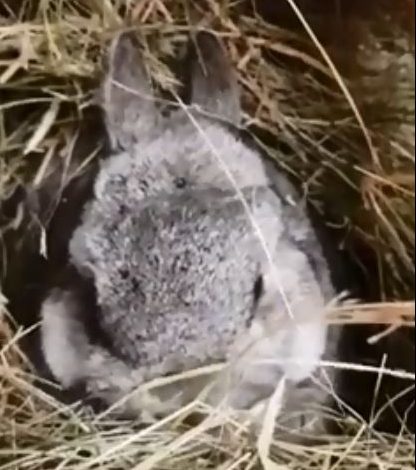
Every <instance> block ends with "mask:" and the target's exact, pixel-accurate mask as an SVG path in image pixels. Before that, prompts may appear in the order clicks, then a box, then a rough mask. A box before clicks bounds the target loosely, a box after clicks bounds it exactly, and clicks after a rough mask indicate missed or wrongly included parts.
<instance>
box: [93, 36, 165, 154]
mask: <svg viewBox="0 0 416 470" xmlns="http://www.w3.org/2000/svg"><path fill="white" fill-rule="evenodd" d="M99 100H100V104H101V107H102V108H103V109H104V112H105V120H106V127H107V131H108V134H109V137H110V140H111V145H112V147H117V146H121V147H124V148H125V147H128V146H129V145H131V144H132V143H134V142H136V141H138V140H139V139H140V137H141V136H143V135H144V134H146V133H147V132H148V131H149V129H152V128H153V127H154V125H155V121H156V114H157V113H156V108H155V106H154V96H153V92H152V87H151V81H150V77H149V74H148V72H147V69H146V66H145V61H144V58H143V54H142V51H141V49H140V45H139V43H138V41H137V39H136V37H135V35H134V34H133V33H125V32H124V33H121V34H119V35H118V36H116V37H115V38H114V39H113V41H112V42H111V45H110V47H109V50H108V52H107V66H106V73H105V76H104V79H103V81H102V84H101V88H100V92H99Z"/></svg>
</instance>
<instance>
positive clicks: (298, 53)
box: [0, 0, 415, 469]
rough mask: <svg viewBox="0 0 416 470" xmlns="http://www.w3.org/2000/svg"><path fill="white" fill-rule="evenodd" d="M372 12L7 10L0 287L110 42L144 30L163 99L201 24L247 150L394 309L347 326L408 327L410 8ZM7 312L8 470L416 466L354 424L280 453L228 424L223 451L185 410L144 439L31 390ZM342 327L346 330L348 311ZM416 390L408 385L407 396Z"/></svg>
mask: <svg viewBox="0 0 416 470" xmlns="http://www.w3.org/2000/svg"><path fill="white" fill-rule="evenodd" d="M318 3H319V5H320V6H318ZM364 3H366V5H365V6H363V2H359V1H349V2H348V1H346V2H342V1H339V2H336V1H332V0H325V1H319V2H316V1H315V2H313V1H311V0H304V1H302V2H301V1H299V2H297V3H295V2H294V1H293V0H280V1H278V0H258V1H255V0H253V1H231V0H221V1H220V0H201V1H200V2H193V1H186V0H183V1H180V0H133V1H129V0H103V1H98V0H97V1H86V0H63V1H50V0H47V1H31V0H15V1H11V0H8V1H6V0H3V1H0V208H1V210H2V211H1V213H0V229H1V235H2V240H6V242H7V243H6V247H4V246H3V244H2V248H1V250H0V270H1V271H0V287H1V285H5V286H7V285H9V286H10V284H11V283H12V284H13V283H15V282H16V281H15V279H16V278H15V277H12V276H11V275H10V273H14V272H15V271H16V270H17V272H18V271H19V269H21V268H22V266H17V267H16V261H15V260H16V259H17V256H15V254H16V253H17V251H18V250H19V249H20V247H21V245H20V243H21V237H20V235H19V234H21V233H23V232H24V228H25V225H24V224H25V223H26V219H25V217H24V216H23V215H22V211H21V208H20V206H19V205H18V204H17V205H15V204H11V203H10V201H12V200H13V197H14V196H15V194H16V191H17V190H18V188H19V186H22V185H23V186H25V185H27V184H33V183H35V184H42V178H43V177H44V175H45V174H47V172H48V168H49V166H51V165H53V160H54V159H56V158H65V152H67V151H68V148H69V147H70V144H71V142H72V137H73V135H74V133H75V131H76V126H77V123H78V122H79V120H80V117H82V116H84V114H85V113H86V112H87V110H88V108H89V105H90V103H91V90H92V88H93V87H94V85H95V83H96V82H97V79H98V77H99V74H100V71H101V59H102V54H103V52H104V45H105V44H106V41H107V40H108V39H109V38H110V37H111V36H112V35H113V34H114V32H115V31H116V30H118V29H120V28H122V27H123V25H124V26H125V25H128V26H129V27H140V31H141V33H142V35H143V37H144V39H145V41H146V45H147V47H148V52H149V54H148V56H149V64H150V66H151V68H152V70H153V74H154V78H155V80H156V81H157V82H158V83H159V85H160V86H161V88H162V89H165V90H169V89H171V88H172V87H176V86H177V85H178V84H177V81H176V80H175V79H174V76H173V75H172V73H171V70H170V69H169V67H168V64H170V63H171V62H172V60H173V58H174V57H175V56H177V54H178V53H181V51H182V49H183V46H184V44H185V43H186V41H187V38H188V35H189V33H192V32H193V31H194V29H195V28H196V27H204V28H208V29H211V30H215V31H216V32H217V33H218V34H219V35H220V36H221V37H222V38H223V40H224V42H225V44H226V46H227V48H228V50H229V52H230V55H231V57H232V60H233V61H234V63H235V64H236V67H237V70H238V73H239V79H240V84H241V87H242V90H243V104H244V110H245V112H246V125H247V127H248V129H249V130H250V132H251V133H252V134H253V137H254V138H255V139H256V140H257V142H258V143H259V144H260V145H261V146H262V148H263V149H264V150H265V151H266V152H267V154H268V155H269V156H270V158H271V159H273V160H274V161H275V163H276V165H278V166H279V167H280V168H281V169H282V170H283V171H284V172H286V173H287V174H288V175H289V176H290V177H291V178H292V179H293V180H294V182H295V183H296V184H297V185H298V187H299V188H300V189H301V191H303V194H304V195H305V197H307V198H308V201H309V202H310V203H311V205H312V207H313V208H314V210H315V211H316V213H317V214H318V215H319V217H320V218H321V219H322V220H323V221H324V222H325V223H326V224H327V225H328V227H329V228H330V229H331V231H332V232H331V233H332V236H333V237H334V238H336V239H337V240H338V241H339V244H340V246H342V247H343V249H345V251H347V252H348V253H349V255H350V256H351V257H352V258H353V260H354V261H355V263H356V265H357V266H358V269H359V270H360V273H361V274H362V279H363V281H362V283H363V285H364V292H365V294H366V296H367V299H368V300H371V301H374V300H377V301H380V302H387V301H389V302H390V303H384V304H379V305H377V306H373V307H371V308H370V309H365V308H364V309H361V310H359V311H358V313H357V311H353V312H352V313H351V312H350V316H349V317H348V318H349V319H350V320H351V319H352V320H351V321H353V320H354V322H360V319H361V321H362V322H370V323H387V324H395V325H396V327H397V325H403V324H406V325H407V326H410V327H411V326H412V325H413V319H414V307H413V303H408V302H407V301H412V299H413V296H414V294H413V286H414V262H413V259H414V209H415V207H414V185H415V181H414V137H415V136H414V51H413V47H414V45H413V27H414V26H413V17H414V2H413V0H400V2H399V0H396V2H394V6H393V5H392V2H389V1H383V2H381V1H378V2H377V5H376V6H372V5H373V4H372V2H364ZM398 3H400V7H399V6H398V5H397V4H398ZM6 248H7V249H6ZM11 278H12V279H13V280H12V281H10V279H11ZM12 287H13V288H16V286H14V285H13V286H12ZM6 290H7V289H6ZM10 290H13V289H10ZM1 299H2V301H0V309H1V311H2V312H4V313H1V314H0V318H2V320H1V321H2V323H1V325H2V326H1V327H0V331H1V333H0V371H1V374H0V385H1V395H0V415H1V419H0V468H1V469H9V468H10V469H11V468H26V469H38V468H74V469H75V468H76V469H78V468H80V469H81V468H83V469H84V468H85V469H87V468H93V467H95V468H98V467H99V468H108V469H121V468H126V469H127V468H137V469H150V468H158V469H159V468H160V469H175V468H178V469H183V468H189V469H193V468H195V469H196V468H198V469H201V468H218V469H240V468H241V469H254V468H266V469H269V468H270V469H277V468H302V469H307V468H345V469H347V468H383V469H397V468H403V469H404V468H413V466H414V437H413V435H412V434H411V433H410V432H408V431H407V429H406V427H405V425H403V428H402V431H401V432H400V433H398V434H397V435H396V436H391V435H387V434H383V433H380V432H378V431H377V430H376V429H375V427H374V426H372V424H373V423H371V422H370V423H366V422H365V421H364V420H362V419H360V417H359V416H357V415H354V414H353V413H351V415H350V416H348V417H346V416H344V417H342V418H340V420H341V421H342V423H341V425H342V427H343V429H344V430H345V433H344V434H343V435H342V436H337V437H333V438H331V439H330V440H328V442H327V443H326V444H325V445H318V446H316V447H313V448H309V447H304V446H301V445H295V444H287V443H284V442H278V441H276V440H275V439H274V438H273V433H272V430H271V428H270V426H269V424H270V423H267V422H266V423H264V428H263V430H262V432H261V434H260V436H253V435H252V434H251V432H250V429H248V428H247V427H245V426H244V425H242V424H241V423H240V424H239V423H236V422H234V421H233V420H232V419H228V418H224V417H222V424H223V429H224V433H223V436H222V438H218V436H215V435H214V434H212V433H211V432H210V431H211V429H212V427H213V426H214V424H215V425H217V424H218V422H217V421H216V420H217V419H218V416H217V415H216V414H215V413H211V414H210V416H213V418H212V420H210V419H208V420H207V421H205V422H204V423H203V424H201V425H200V426H197V427H196V428H188V427H186V426H185V425H184V422H183V418H184V416H185V415H186V413H187V412H188V411H189V410H183V411H182V414H181V413H179V414H177V415H175V416H172V417H171V418H170V419H168V420H165V421H162V422H158V423H155V424H154V425H152V426H150V427H147V428H145V429H135V428H132V427H131V425H129V424H128V423H117V424H116V425H115V424H114V423H111V422H108V421H106V419H104V418H102V419H97V417H94V416H89V415H88V414H86V412H85V410H80V409H78V408H77V407H71V408H68V407H66V408H65V407H63V406H62V405H61V404H59V403H57V402H55V401H54V400H53V399H51V398H50V397H49V395H46V394H45V393H43V392H41V391H40V390H39V389H38V388H36V387H34V386H33V380H32V375H31V369H30V366H29V364H27V362H26V361H25V359H24V358H23V356H22V355H21V353H20V352H19V350H18V346H17V339H18V338H19V337H20V335H22V334H23V333H22V332H21V331H20V330H19V329H18V328H17V329H14V330H15V331H13V332H12V330H11V329H10V328H9V323H10V322H7V324H6V314H5V312H6V299H3V297H2V298H1ZM369 311H371V312H372V314H371V315H369V314H368V312H369ZM366 315H367V316H366ZM342 318H343V321H345V322H347V320H346V317H345V312H343V317H342ZM373 372H374V371H373ZM382 372H383V371H382ZM384 372H385V371H384ZM384 372H383V373H384ZM391 372H394V371H391ZM403 374H404V376H403V377H404V378H406V379H409V378H410V379H411V377H412V376H411V374H406V373H403ZM381 375H382V374H380V376H381ZM409 386H412V383H411V382H410V383H409V381H408V380H407V381H405V382H404V383H403V387H402V388H403V393H404V391H405V390H408V389H409ZM198 406H199V405H198ZM205 411H206V410H205ZM224 436H227V438H224ZM276 465H277V466H276Z"/></svg>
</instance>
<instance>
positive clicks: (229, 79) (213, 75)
mask: <svg viewBox="0 0 416 470" xmlns="http://www.w3.org/2000/svg"><path fill="white" fill-rule="evenodd" d="M189 55H190V62H191V67H190V68H191V70H190V72H191V77H190V80H191V89H192V91H191V93H192V96H191V101H192V104H196V105H199V106H200V107H201V109H202V110H203V111H205V112H207V113H210V114H212V115H214V116H217V117H218V118H220V119H224V120H225V121H228V122H230V123H232V124H234V125H239V124H240V122H241V119H242V112H241V108H240V92H239V87H238V82H237V76H236V73H235V71H234V69H233V67H232V64H231V62H230V60H229V58H228V56H227V53H226V50H225V47H224V45H223V44H222V43H221V42H220V41H219V39H218V38H216V37H215V36H214V35H213V34H211V33H208V32H205V31H202V32H199V33H198V34H197V35H196V37H195V40H194V41H193V42H192V43H191V48H190V51H189Z"/></svg>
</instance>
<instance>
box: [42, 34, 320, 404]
mask: <svg viewBox="0 0 416 470" xmlns="http://www.w3.org/2000/svg"><path fill="white" fill-rule="evenodd" d="M193 51H194V52H193V59H192V60H191V62H190V70H191V76H192V81H191V106H184V105H183V103H181V102H180V100H179V104H180V106H179V107H178V109H175V110H173V111H171V112H170V113H169V114H167V115H166V113H165V114H163V113H161V112H160V110H159V109H158V106H157V105H156V103H155V100H154V95H153V93H152V88H151V82H150V80H149V75H148V73H147V71H146V67H145V61H144V60H143V57H142V55H143V52H141V49H140V47H139V45H138V44H137V43H136V42H135V39H134V37H133V36H132V35H131V34H125V33H123V34H121V35H119V36H118V37H117V38H116V39H114V40H113V42H112V44H111V47H110V50H109V54H108V64H107V72H106V75H105V77H104V80H103V82H102V86H101V89H100V93H99V96H100V100H101V106H102V108H103V110H104V116H105V123H106V127H107V132H108V135H109V137H110V142H111V146H112V154H111V155H110V156H109V157H108V158H107V159H106V160H104V161H103V162H102V165H101V168H100V170H99V172H98V174H97V177H96V180H95V182H94V188H93V198H92V200H91V201H90V202H89V203H88V204H87V205H86V206H85V208H84V213H83V216H82V220H81V224H80V225H79V226H78V228H77V229H76V230H75V232H74V234H73V236H72V238H71V241H70V245H69V252H70V263H71V264H72V265H73V266H74V267H75V268H76V270H77V271H78V273H79V275H80V276H81V277H82V278H83V279H85V280H87V281H88V282H90V283H92V284H93V285H94V288H95V293H96V303H97V306H98V311H99V312H98V315H97V319H96V323H97V324H96V325H94V327H96V329H97V331H101V332H102V334H103V336H105V337H106V338H107V339H108V343H107V346H106V347H103V346H102V345H97V344H93V342H92V341H91V339H90V338H89V337H88V334H87V328H86V325H85V323H86V322H87V321H88V320H87V318H88V315H83V313H82V312H83V311H85V307H83V306H82V299H80V298H78V297H77V295H76V292H73V291H71V289H70V288H67V289H65V288H63V289H61V290H58V291H57V290H54V291H53V293H51V295H50V296H49V297H48V298H47V300H46V301H45V303H44V306H43V327H42V328H43V330H42V332H43V333H42V334H43V345H44V351H45V357H46V359H47V361H48V363H49V365H50V367H51V369H52V372H53V373H54V374H55V376H56V377H57V378H58V379H59V380H60V381H61V382H62V383H63V384H64V385H65V386H71V384H74V383H76V382H77V381H84V382H86V383H87V384H88V385H89V388H90V391H91V392H92V393H95V394H101V395H103V396H104V397H105V399H106V401H107V402H111V401H114V399H115V398H116V397H118V396H119V395H120V393H121V392H122V391H126V390H130V389H132V388H133V387H134V386H135V385H137V384H139V383H140V382H142V381H143V380H146V379H150V378H153V377H157V376H158V375H161V374H170V373H173V372H178V371H183V370H187V369H190V368H192V367H195V366H199V365H204V364H211V363H214V362H217V361H223V360H228V359H230V360H235V359H239V361H237V362H238V364H239V365H238V366H237V368H236V370H237V372H238V373H237V375H238V377H240V378H241V377H242V378H243V379H242V380H246V379H247V381H248V382H250V381H251V382H252V383H253V384H254V385H253V386H254V388H255V387H256V386H257V385H258V384H259V383H261V384H263V385H266V388H268V392H270V388H271V389H273V387H274V386H275V381H276V378H277V377H279V376H280V375H281V374H282V373H283V372H284V373H285V374H286V375H288V376H289V378H290V379H291V380H293V381H295V382H296V381H301V380H303V379H305V378H306V377H308V376H309V374H310V373H311V372H312V371H313V370H314V367H315V365H314V364H313V362H314V360H316V359H319V357H320V356H321V354H322V353H323V351H324V348H325V338H326V328H325V325H324V322H323V321H322V316H323V312H324V309H325V302H326V300H327V298H326V297H327V292H328V289H325V288H324V287H323V286H322V283H320V282H319V281H318V278H319V276H317V273H316V272H314V268H313V266H315V264H316V263H315V264H313V263H311V257H312V258H313V257H315V258H319V248H318V247H317V246H315V245H316V244H315V240H314V239H313V236H312V235H311V232H310V229H309V225H308V223H307V219H306V216H305V215H304V214H303V212H302V213H296V214H295V213H292V212H293V210H294V209H293V208H292V209H291V211H292V212H288V209H287V202H285V200H284V198H282V197H279V195H277V194H276V192H275V191H273V190H272V188H271V186H272V184H271V182H270V179H269V177H268V175H267V174H266V171H265V166H264V164H263V162H262V159H261V158H260V156H259V154H258V153H257V152H256V151H254V150H253V149H251V148H249V147H247V146H246V145H245V144H244V143H243V142H242V140H241V139H239V138H238V136H237V134H236V133H235V132H233V130H232V129H231V128H230V126H231V127H232V126H238V125H239V123H240V120H241V110H240V102H239V94H238V86H237V81H236V78H235V75H234V73H233V70H232V68H231V66H230V65H229V63H228V60H227V58H226V55H225V53H224V49H223V47H222V45H221V44H220V43H219V42H218V41H217V39H216V38H215V37H214V36H212V35H209V34H207V33H200V34H198V35H197V37H196V40H195V44H194V47H193ZM299 210H300V209H299ZM288 214H289V216H288ZM288 217H289V222H288V221H287V218H288ZM310 237H312V243H311V247H310V250H309V253H307V252H305V251H304V250H303V249H302V248H300V247H299V243H298V242H299V240H302V239H305V240H309V239H310ZM312 265H313V266H312ZM321 269H323V270H325V266H324V264H323V263H321ZM321 274H322V273H321ZM321 277H322V276H321ZM94 321H95V320H94ZM300 321H301V323H299V322H300ZM253 345H254V346H253ZM248 350H249V351H250V352H249V353H247V354H245V353H246V351H248ZM243 357H245V358H246V360H241V359H242V358H243ZM294 357H298V358H300V359H305V358H306V359H307V360H306V361H303V362H302V361H301V362H300V363H299V361H298V362H297V363H296V361H292V362H291V361H290V360H291V359H293V358H294ZM247 358H248V359H247ZM262 358H268V359H271V358H274V359H276V360H277V362H279V361H280V362H279V364H278V367H276V366H274V369H273V371H272V372H271V371H270V369H263V371H262V372H259V370H258V366H257V365H251V366H250V365H249V363H248V361H249V360H250V361H251V360H253V361H254V360H260V359H262ZM110 376H111V377H112V378H111V379H110ZM244 378H245V379H244ZM247 390H248V388H247ZM255 395H256V394H255V393H254V392H252V390H250V391H247V393H246V394H245V392H244V390H243V389H241V387H240V388H239V392H238V393H237V395H236V396H235V400H234V401H235V403H236V404H238V406H243V407H244V406H246V405H247V404H248V403H249V402H251V401H252V399H254V396H255Z"/></svg>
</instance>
